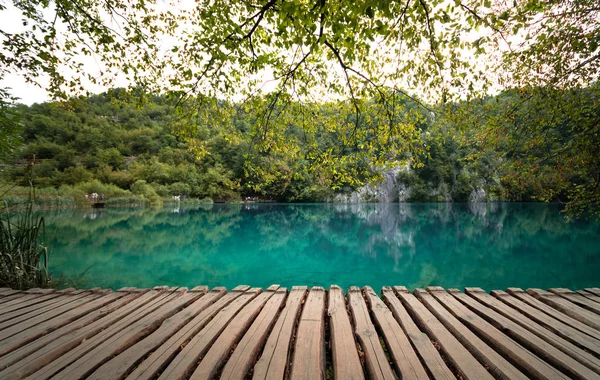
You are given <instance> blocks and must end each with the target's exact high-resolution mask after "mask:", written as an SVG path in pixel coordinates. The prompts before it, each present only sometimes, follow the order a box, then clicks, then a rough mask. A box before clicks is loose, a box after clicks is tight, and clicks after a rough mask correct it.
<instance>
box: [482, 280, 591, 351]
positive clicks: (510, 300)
mask: <svg viewBox="0 0 600 380" xmlns="http://www.w3.org/2000/svg"><path fill="white" fill-rule="evenodd" d="M491 294H492V296H494V297H496V298H497V299H499V300H500V301H502V302H504V303H505V304H506V305H509V306H511V307H512V309H508V310H505V313H506V312H507V311H510V312H511V313H513V314H515V313H514V310H518V311H519V312H521V313H522V314H523V315H525V316H527V317H528V318H529V319H531V320H533V321H535V322H536V323H538V325H536V328H540V326H543V327H545V328H546V329H548V330H550V331H552V332H553V333H555V334H556V335H558V336H560V337H562V338H564V339H566V340H568V341H569V342H571V343H573V344H575V345H577V346H579V347H583V348H585V349H587V350H589V351H591V352H595V353H596V354H597V355H600V341H599V340H597V339H594V338H592V337H591V336H589V335H587V334H584V333H582V332H581V331H579V330H577V329H575V328H573V327H571V326H569V325H567V324H564V323H562V322H561V321H559V320H557V319H555V318H552V317H551V316H549V315H548V314H545V313H543V312H542V311H540V310H538V309H536V308H535V307H533V306H530V305H528V304H526V303H525V302H523V301H521V300H520V299H518V298H516V297H513V296H511V295H510V294H508V293H506V292H503V291H501V290H494V291H492V293H491ZM505 316H507V315H506V314H505ZM526 327H528V328H533V326H531V325H528V326H526Z"/></svg>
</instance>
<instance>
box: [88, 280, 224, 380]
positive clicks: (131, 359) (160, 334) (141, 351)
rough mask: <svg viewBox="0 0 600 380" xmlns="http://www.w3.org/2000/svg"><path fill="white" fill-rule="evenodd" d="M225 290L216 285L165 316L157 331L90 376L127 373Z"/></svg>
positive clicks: (200, 291) (101, 376)
mask: <svg viewBox="0 0 600 380" xmlns="http://www.w3.org/2000/svg"><path fill="white" fill-rule="evenodd" d="M207 291H208V289H207V288H206V287H202V288H198V287H197V288H194V289H192V290H191V291H190V292H192V293H193V292H197V293H200V294H204V293H206V292H207ZM226 293H227V290H226V289H225V288H223V287H219V288H214V289H213V290H212V291H210V292H209V293H208V294H206V295H204V296H203V297H201V298H199V299H197V300H196V301H194V302H193V303H192V304H191V305H189V306H188V307H186V308H185V309H183V310H182V311H181V312H179V313H177V314H175V315H173V316H172V317H169V318H168V319H166V320H165V321H164V322H163V323H162V324H161V325H160V327H159V328H158V329H157V330H156V331H154V332H152V333H151V334H150V335H148V336H147V337H145V338H143V339H142V340H140V341H139V342H137V343H135V344H133V345H132V346H130V347H128V348H127V349H125V350H124V351H123V352H121V353H119V354H118V355H117V356H115V357H114V358H112V359H111V360H109V361H108V362H106V363H105V364H103V365H102V366H100V367H99V368H98V369H96V371H94V372H93V373H92V374H91V375H90V377H88V379H95V380H100V379H106V380H110V379H115V378H121V377H123V376H125V375H126V374H127V373H128V372H130V371H132V370H133V368H134V367H135V366H136V364H137V363H139V362H141V361H142V360H143V358H144V357H146V356H147V355H148V354H150V353H151V352H153V351H154V350H156V349H159V348H160V346H161V345H162V344H163V343H165V342H166V341H167V340H168V339H169V338H171V337H173V335H175V334H176V333H177V332H178V331H180V330H181V329H182V328H184V326H185V325H186V324H187V323H188V322H190V321H191V320H192V319H193V318H194V317H195V316H197V315H198V314H199V313H201V312H203V311H204V310H206V309H207V308H208V307H209V306H211V305H213V304H214V303H215V302H216V301H217V300H219V299H220V298H221V297H223V296H224V295H225V294H226Z"/></svg>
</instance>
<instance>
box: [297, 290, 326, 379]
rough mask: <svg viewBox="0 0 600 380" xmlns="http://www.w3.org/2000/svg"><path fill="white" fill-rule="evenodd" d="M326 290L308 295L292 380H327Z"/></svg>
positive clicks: (314, 291) (302, 316) (301, 322)
mask: <svg viewBox="0 0 600 380" xmlns="http://www.w3.org/2000/svg"><path fill="white" fill-rule="evenodd" d="M326 296H327V294H326V293H325V289H323V288H322V287H319V286H315V287H313V288H312V289H311V290H310V292H309V293H308V297H307V298H306V303H305V304H304V310H302V315H301V316H300V322H299V323H298V332H297V334H296V342H295V346H294V359H293V362H292V363H293V364H292V372H291V374H290V379H292V380H303V379H304V380H311V379H312V380H317V379H325V298H326Z"/></svg>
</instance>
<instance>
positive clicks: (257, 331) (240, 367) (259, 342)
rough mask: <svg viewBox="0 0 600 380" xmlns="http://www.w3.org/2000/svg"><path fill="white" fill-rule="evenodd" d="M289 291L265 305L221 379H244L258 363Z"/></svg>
mask: <svg viewBox="0 0 600 380" xmlns="http://www.w3.org/2000/svg"><path fill="white" fill-rule="evenodd" d="M286 296H287V289H286V288H280V289H278V290H277V291H276V292H275V294H274V295H273V297H271V298H270V299H269V302H267V304H266V305H265V307H264V308H263V310H262V311H261V312H260V314H259V315H258V317H256V320H255V321H254V323H252V326H250V329H248V331H247V332H246V334H244V337H243V338H242V340H241V341H240V342H239V343H238V345H237V346H236V348H235V350H234V351H233V354H232V355H231V357H230V358H229V360H228V361H227V364H226V365H225V368H223V372H222V373H221V376H220V378H221V379H232V380H233V379H244V378H245V377H246V375H247V374H248V372H249V371H250V369H251V367H252V364H254V362H255V361H256V358H257V357H258V355H259V353H260V350H261V349H262V347H263V344H264V343H265V341H266V340H267V336H268V335H269V331H271V329H272V327H273V325H274V324H275V321H276V320H277V314H278V312H279V310H281V308H282V307H283V305H284V302H285V299H286Z"/></svg>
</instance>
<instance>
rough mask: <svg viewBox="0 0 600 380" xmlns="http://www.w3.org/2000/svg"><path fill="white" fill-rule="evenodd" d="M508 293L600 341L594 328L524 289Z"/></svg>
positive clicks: (510, 289)
mask: <svg viewBox="0 0 600 380" xmlns="http://www.w3.org/2000/svg"><path fill="white" fill-rule="evenodd" d="M506 292H507V293H508V294H510V295H512V296H514V297H516V298H518V299H519V300H520V301H523V302H525V303H526V304H528V305H530V306H532V307H535V308H536V309H538V310H540V311H543V312H544V313H546V314H548V315H550V316H551V317H553V318H555V319H557V320H559V321H560V322H562V323H564V324H566V325H569V326H571V327H573V328H575V329H577V330H579V331H581V332H583V333H585V334H587V335H589V336H591V337H594V338H596V339H598V340H600V331H598V330H596V329H594V328H593V327H590V326H588V325H586V324H585V323H583V322H580V321H578V320H577V319H575V318H572V317H570V316H568V315H567V314H565V313H562V312H560V311H558V310H557V309H555V308H553V307H551V306H549V305H547V304H545V303H543V302H542V301H540V300H538V299H537V298H534V297H533V296H532V295H530V294H528V293H526V292H525V291H524V290H523V289H520V288H508V289H506Z"/></svg>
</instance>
